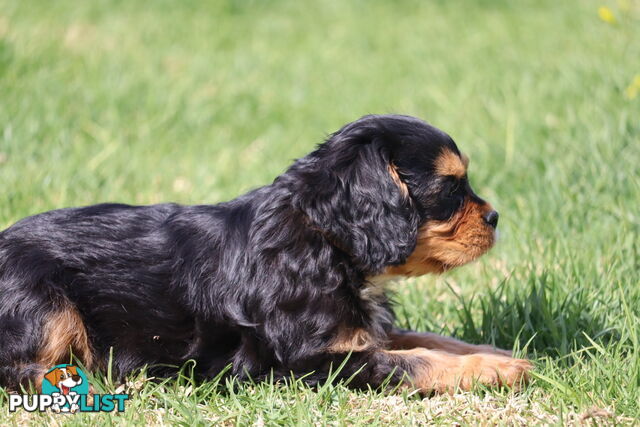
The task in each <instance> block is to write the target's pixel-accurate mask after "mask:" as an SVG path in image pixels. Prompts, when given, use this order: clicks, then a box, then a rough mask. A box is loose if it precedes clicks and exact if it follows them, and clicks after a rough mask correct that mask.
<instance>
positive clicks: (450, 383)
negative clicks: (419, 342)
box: [342, 348, 531, 393]
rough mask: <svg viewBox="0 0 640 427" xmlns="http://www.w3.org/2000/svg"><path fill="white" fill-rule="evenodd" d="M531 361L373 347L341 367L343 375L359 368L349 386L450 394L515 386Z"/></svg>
mask: <svg viewBox="0 0 640 427" xmlns="http://www.w3.org/2000/svg"><path fill="white" fill-rule="evenodd" d="M530 368H531V364H530V363H529V362H528V361H526V360H520V359H513V358H511V357H507V356H502V355H499V354H489V353H478V354H468V355H459V354H452V353H447V352H444V351H438V350H427V349H425V348H414V349H412V350H375V351H371V352H363V353H354V354H352V355H351V358H350V359H349V360H348V362H347V365H346V366H345V367H344V372H342V375H343V376H348V375H349V374H350V373H352V372H356V371H357V370H359V369H361V371H360V372H359V374H358V375H356V376H355V377H354V378H353V379H352V383H351V385H352V386H356V387H359V388H362V387H365V386H366V385H370V386H372V387H374V388H377V387H379V386H381V385H382V384H383V383H384V382H385V381H387V380H388V378H390V379H391V382H390V385H391V386H394V385H399V384H404V385H406V386H409V387H413V388H416V389H418V390H420V391H421V392H424V393H431V392H436V393H452V392H454V391H455V390H457V389H460V390H465V391H467V390H471V388H472V387H473V385H474V384H481V385H484V386H488V387H491V386H500V385H506V386H509V387H518V386H519V385H520V384H522V383H524V382H525V381H526V380H527V371H528V370H529V369H530Z"/></svg>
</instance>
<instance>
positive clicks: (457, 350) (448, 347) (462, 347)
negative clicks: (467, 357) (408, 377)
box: [389, 329, 511, 357]
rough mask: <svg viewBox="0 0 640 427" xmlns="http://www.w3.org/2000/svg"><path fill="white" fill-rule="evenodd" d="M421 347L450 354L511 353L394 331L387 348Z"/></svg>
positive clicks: (399, 330) (443, 338)
mask: <svg viewBox="0 0 640 427" xmlns="http://www.w3.org/2000/svg"><path fill="white" fill-rule="evenodd" d="M417 347H422V348H427V349H430V350H442V351H446V352H447V353H452V354H460V355H464V354H476V353H488V354H499V355H502V356H509V357H511V351H509V350H502V349H500V348H496V347H493V346H491V345H475V344H468V343H466V342H463V341H460V340H457V339H455V338H451V337H444V336H442V335H438V334H434V333H431V332H413V331H407V330H403V329H394V330H393V331H392V332H391V333H390V334H389V348H390V349H392V350H410V349H413V348H417Z"/></svg>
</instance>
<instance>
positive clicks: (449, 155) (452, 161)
mask: <svg viewBox="0 0 640 427" xmlns="http://www.w3.org/2000/svg"><path fill="white" fill-rule="evenodd" d="M465 157H466V156H464V155H463V158H460V156H458V155H457V154H456V153H454V152H453V151H451V150H448V149H444V150H443V151H442V153H440V155H439V156H438V158H437V159H436V163H435V166H436V172H437V173H438V174H439V175H443V176H455V177H457V178H462V177H464V175H465V174H466V173H467V168H466V166H465V160H464V158H465ZM467 163H468V159H467Z"/></svg>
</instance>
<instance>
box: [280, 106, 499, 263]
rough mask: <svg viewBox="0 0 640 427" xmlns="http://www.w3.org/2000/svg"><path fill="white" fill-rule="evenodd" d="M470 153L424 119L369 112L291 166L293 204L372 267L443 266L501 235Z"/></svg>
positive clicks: (356, 259) (357, 259) (487, 246)
mask: <svg viewBox="0 0 640 427" xmlns="http://www.w3.org/2000/svg"><path fill="white" fill-rule="evenodd" d="M468 163H469V162H468V159H467V158H466V156H464V155H463V154H462V153H461V152H460V151H459V150H458V148H457V146H456V144H455V143H454V142H453V140H452V139H451V138H450V137H449V136H448V135H447V134H445V133H444V132H442V131H440V130H438V129H436V128H434V127H432V126H430V125H428V124H427V123H425V122H423V121H422V120H419V119H416V118H413V117H407V116H397V115H389V116H365V117H363V118H361V119H360V120H357V121H355V122H353V123H350V124H348V125H346V126H344V127H343V128H342V129H340V130H339V131H338V132H336V133H335V134H333V135H331V136H330V137H329V139H328V140H327V141H325V143H323V144H321V145H320V146H319V147H318V149H317V150H316V151H314V152H313V153H311V154H310V155H309V156H307V157H305V158H303V159H301V160H299V161H298V162H297V163H296V164H295V165H294V166H293V167H292V168H291V170H290V173H293V174H295V175H296V177H297V180H298V182H299V183H300V184H301V185H300V186H299V187H298V189H297V191H296V192H295V196H294V204H295V205H297V207H298V208H300V209H301V210H302V211H303V212H305V214H306V215H307V216H308V217H309V218H310V220H311V222H312V223H313V226H315V227H317V228H319V229H320V230H321V231H323V232H324V233H325V234H326V235H327V236H328V238H329V239H330V240H331V241H332V242H334V244H335V245H336V246H338V247H340V248H341V249H343V250H344V251H345V252H347V253H348V254H350V255H351V257H352V259H353V261H354V262H356V263H357V265H358V266H359V267H360V268H362V269H363V270H364V271H365V272H366V273H367V274H380V273H387V274H393V275H408V276H417V275H421V274H425V273H439V272H442V271H445V270H448V269H451V268H453V267H456V266H460V265H463V264H465V263H468V262H470V261H472V260H474V259H476V258H478V257H479V256H480V255H482V254H483V253H485V252H486V251H487V250H489V249H490V248H491V246H492V245H493V243H494V240H495V228H496V226H497V222H498V214H497V212H495V211H494V210H493V208H492V207H491V206H490V205H489V204H488V203H487V202H485V201H484V200H482V199H481V198H480V197H478V196H477V195H476V194H475V193H474V192H473V190H472V188H471V185H470V183H469V180H468V177H467V166H468Z"/></svg>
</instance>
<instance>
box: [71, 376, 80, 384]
mask: <svg viewBox="0 0 640 427" xmlns="http://www.w3.org/2000/svg"><path fill="white" fill-rule="evenodd" d="M71 379H72V380H73V382H76V383H77V382H78V381H80V375H72V376H71Z"/></svg>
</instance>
